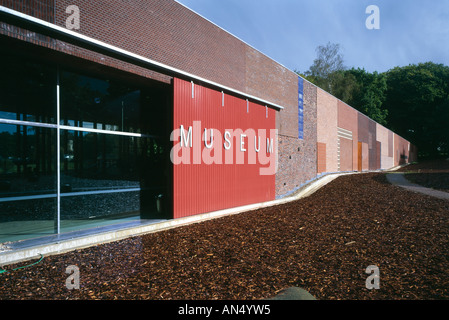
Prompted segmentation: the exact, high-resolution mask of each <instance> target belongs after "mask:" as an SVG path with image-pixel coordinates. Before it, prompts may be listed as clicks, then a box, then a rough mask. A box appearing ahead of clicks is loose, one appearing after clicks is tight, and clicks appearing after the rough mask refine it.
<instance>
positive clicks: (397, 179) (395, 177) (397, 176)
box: [387, 173, 449, 200]
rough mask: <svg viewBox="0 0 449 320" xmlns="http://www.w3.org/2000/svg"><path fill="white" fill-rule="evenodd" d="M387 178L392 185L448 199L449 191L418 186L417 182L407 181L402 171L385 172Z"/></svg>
mask: <svg viewBox="0 0 449 320" xmlns="http://www.w3.org/2000/svg"><path fill="white" fill-rule="evenodd" d="M387 180H388V181H389V182H390V183H391V184H394V185H397V186H400V187H403V188H405V189H407V190H410V191H414V192H419V193H423V194H426V195H429V196H432V197H436V198H439V199H445V200H449V193H448V192H444V191H439V190H435V189H431V188H426V187H423V186H420V185H418V184H415V183H412V182H410V181H408V180H407V179H406V178H405V177H404V174H402V173H389V174H387Z"/></svg>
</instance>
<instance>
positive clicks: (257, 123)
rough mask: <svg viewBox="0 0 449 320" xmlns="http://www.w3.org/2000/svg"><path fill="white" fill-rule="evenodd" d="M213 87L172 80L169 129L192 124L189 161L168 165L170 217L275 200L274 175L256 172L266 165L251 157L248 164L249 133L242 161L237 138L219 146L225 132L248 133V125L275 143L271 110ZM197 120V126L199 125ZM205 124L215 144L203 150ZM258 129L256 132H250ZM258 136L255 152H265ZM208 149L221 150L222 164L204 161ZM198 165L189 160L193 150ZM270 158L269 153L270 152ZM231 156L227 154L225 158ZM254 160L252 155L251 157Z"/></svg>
mask: <svg viewBox="0 0 449 320" xmlns="http://www.w3.org/2000/svg"><path fill="white" fill-rule="evenodd" d="M222 99H223V93H222V92H220V91H216V90H213V89H210V88H207V87H204V86H201V85H199V84H197V83H195V84H193V98H192V83H191V82H188V81H183V80H180V79H174V117H173V128H174V129H175V130H176V129H179V128H180V127H181V125H183V127H184V129H185V132H186V133H187V131H188V129H189V127H190V126H192V134H193V138H192V141H193V147H192V148H184V151H186V149H189V150H190V153H191V154H190V164H186V163H179V164H175V165H174V166H173V199H174V203H173V210H174V212H173V215H174V218H179V217H184V216H189V215H194V214H199V213H205V212H211V211H215V210H220V209H226V208H231V207H236V206H241V205H245V204H250V203H258V202H263V201H268V200H273V199H274V198H275V175H274V174H272V175H260V173H259V169H260V168H261V167H268V164H266V165H263V164H260V163H259V162H258V161H256V164H249V163H248V160H249V159H248V154H249V152H248V151H249V150H250V148H254V137H249V136H248V137H247V139H245V146H246V149H247V150H248V151H247V152H244V153H243V158H242V159H243V164H239V163H237V160H238V156H240V155H241V152H240V139H239V136H238V137H237V139H234V140H233V141H232V146H231V149H230V150H226V149H225V148H224V147H223V143H224V134H225V131H230V130H236V129H241V130H242V131H241V133H245V131H246V133H249V131H247V129H254V130H258V129H263V130H266V131H267V134H268V135H270V134H271V137H270V139H273V142H275V143H276V142H277V138H276V136H274V134H273V133H270V129H273V130H274V129H275V123H276V122H275V121H276V119H275V116H276V112H275V110H273V109H270V108H266V107H265V106H262V105H259V104H256V103H253V102H251V101H249V102H248V104H247V101H246V100H244V99H241V98H238V97H235V96H232V95H228V94H226V93H224V105H223V103H222V102H223V100H222ZM199 123H200V126H198V124H199ZM205 128H207V138H208V141H209V142H210V129H213V135H214V147H213V149H206V148H205V146H204V141H203V140H202V139H201V137H203V135H204V129H205ZM255 132H256V133H257V131H255ZM260 137H261V145H260V150H261V151H263V150H266V138H263V136H262V135H260ZM176 138H177V139H176V140H175V141H173V145H174V146H176V145H177V144H179V143H180V138H179V134H178V135H177V137H176ZM208 150H213V151H211V152H210V154H211V155H212V156H214V155H215V154H214V152H215V151H217V154H220V153H221V155H222V156H221V157H220V159H221V164H220V163H218V164H217V163H212V164H208V163H207V159H206V158H204V157H202V156H201V154H203V153H207V152H208ZM196 151H197V152H198V151H199V152H200V153H198V155H199V157H196V159H197V160H199V162H200V163H194V160H195V157H194V156H193V153H195V152H196ZM231 151H232V154H233V157H232V161H229V162H230V163H226V155H229V154H230V152H231ZM272 158H274V155H273V156H272ZM229 159H230V158H229ZM256 160H257V159H256Z"/></svg>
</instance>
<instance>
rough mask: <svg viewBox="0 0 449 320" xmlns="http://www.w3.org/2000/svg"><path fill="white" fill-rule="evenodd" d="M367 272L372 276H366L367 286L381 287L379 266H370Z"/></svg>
mask: <svg viewBox="0 0 449 320" xmlns="http://www.w3.org/2000/svg"><path fill="white" fill-rule="evenodd" d="M365 273H367V274H369V275H370V276H369V277H368V278H366V282H365V286H366V288H367V289H369V290H372V289H380V271H379V267H378V266H375V265H371V266H368V267H367V268H366V270H365Z"/></svg>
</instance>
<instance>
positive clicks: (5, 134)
mask: <svg viewBox="0 0 449 320" xmlns="http://www.w3.org/2000/svg"><path fill="white" fill-rule="evenodd" d="M55 136H56V129H51V128H40V127H30V126H19V125H8V124H0V146H1V148H0V242H3V241H12V240H18V238H20V239H23V238H25V237H28V238H29V237H37V236H40V235H42V234H49V233H53V232H54V226H55V217H56V139H55ZM24 222H29V223H28V224H24ZM31 222H32V224H31ZM25 225H27V226H28V228H30V229H28V230H27V229H26V228H25V227H24V226H25ZM31 226H32V228H31ZM31 229H33V230H32V231H31Z"/></svg>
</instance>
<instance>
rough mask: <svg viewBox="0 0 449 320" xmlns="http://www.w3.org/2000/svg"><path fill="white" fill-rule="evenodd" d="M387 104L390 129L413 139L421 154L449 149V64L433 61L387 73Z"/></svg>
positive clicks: (428, 154) (436, 153)
mask: <svg viewBox="0 0 449 320" xmlns="http://www.w3.org/2000/svg"><path fill="white" fill-rule="evenodd" d="M386 76H387V87H388V90H387V94H386V101H385V105H386V108H387V109H388V112H389V115H388V122H389V124H390V126H391V129H392V130H393V131H395V132H396V133H398V134H399V135H401V136H402V137H404V138H405V139H408V140H410V141H412V142H413V143H414V144H415V145H416V146H417V147H418V150H419V152H420V155H421V156H423V155H425V156H430V157H435V156H437V155H439V154H447V153H448V152H449V67H447V66H444V65H442V64H435V63H433V62H427V63H420V64H418V65H409V66H405V67H396V68H393V69H391V70H389V71H388V72H387V73H386Z"/></svg>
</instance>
